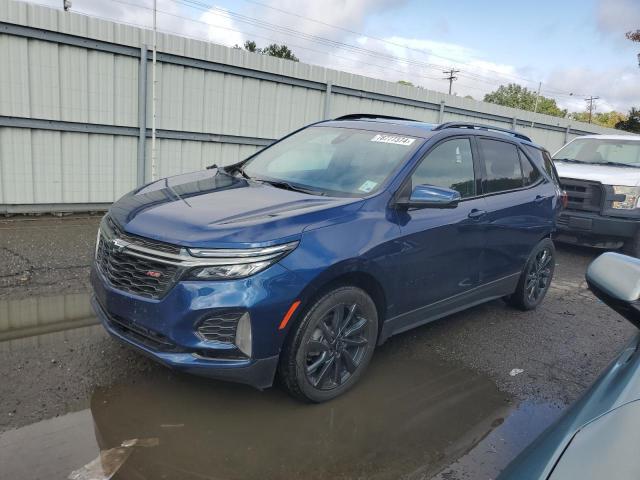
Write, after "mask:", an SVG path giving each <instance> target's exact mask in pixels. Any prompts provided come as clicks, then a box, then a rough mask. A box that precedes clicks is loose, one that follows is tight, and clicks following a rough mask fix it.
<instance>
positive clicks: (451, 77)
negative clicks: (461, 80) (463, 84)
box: [442, 68, 460, 95]
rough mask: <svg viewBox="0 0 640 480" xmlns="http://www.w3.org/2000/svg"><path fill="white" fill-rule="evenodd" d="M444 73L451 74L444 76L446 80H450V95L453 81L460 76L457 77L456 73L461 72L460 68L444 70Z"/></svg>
mask: <svg viewBox="0 0 640 480" xmlns="http://www.w3.org/2000/svg"><path fill="white" fill-rule="evenodd" d="M442 73H444V74H448V75H449V76H448V77H444V80H449V95H451V87H452V86H453V81H454V80H457V79H458V77H456V73H460V70H454V69H453V68H452V69H451V70H444V71H443V72H442Z"/></svg>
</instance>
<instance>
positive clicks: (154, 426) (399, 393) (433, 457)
mask: <svg viewBox="0 0 640 480" xmlns="http://www.w3.org/2000/svg"><path fill="white" fill-rule="evenodd" d="M95 322H96V320H95V317H94V316H93V315H92V313H91V310H90V307H89V295H88V294H71V295H63V296H59V297H42V298H29V299H25V300H9V301H2V302H0V340H2V339H4V340H9V341H5V342H1V343H0V353H2V352H4V355H5V357H6V359H12V358H14V357H19V356H20V355H23V356H26V355H27V354H28V356H29V359H30V360H29V363H21V364H20V365H22V366H21V367H20V368H21V369H22V368H24V369H22V370H19V372H21V373H16V374H12V376H10V377H9V378H12V379H13V381H14V382H22V381H23V378H24V376H25V375H28V376H29V379H28V380H27V379H25V380H24V382H25V383H31V384H33V382H36V381H37V378H35V377H36V376H37V375H36V372H40V371H42V366H43V365H48V366H49V368H50V369H51V368H53V367H51V362H52V361H53V359H60V361H61V362H63V363H64V368H61V369H57V368H56V369H54V370H50V372H51V371H53V372H56V373H55V375H63V376H54V377H51V380H52V381H53V383H55V382H56V381H61V382H65V381H69V379H71V378H78V377H79V376H83V375H85V376H89V375H90V376H91V378H92V380H91V382H92V383H91V384H90V385H94V386H93V387H89V388H87V390H84V392H87V391H91V392H92V394H91V395H89V398H87V397H85V395H86V393H81V395H80V398H78V397H76V398H75V401H76V403H75V405H78V406H79V408H83V407H84V406H86V405H89V406H90V408H89V409H86V410H81V411H79V412H74V413H68V414H66V415H62V416H61V417H59V418H54V419H50V420H43V421H40V422H37V423H34V424H31V425H28V426H26V427H22V428H19V429H17V430H9V431H6V432H4V433H0V465H2V468H0V479H2V480H4V479H5V478H6V479H12V480H13V479H21V478H47V479H49V478H67V477H68V476H69V475H70V474H71V473H72V472H76V474H77V473H78V472H81V473H82V472H93V471H102V472H105V471H110V470H109V469H111V470H114V471H115V473H114V474H113V477H112V478H114V479H154V480H155V479H158V478H163V479H180V480H189V479H204V478H207V479H209V478H210V479H271V478H310V479H314V478H374V479H376V478H398V477H401V476H402V477H404V478H429V477H430V476H431V475H433V474H435V473H436V472H439V471H442V469H443V468H445V467H446V466H448V465H449V464H451V462H452V461H454V460H455V459H457V458H459V457H460V456H462V455H464V454H465V453H466V452H470V451H471V452H472V451H473V450H472V448H473V447H474V446H475V445H478V442H481V441H482V442H481V443H480V445H483V444H484V443H485V441H486V439H487V438H490V437H491V435H493V434H495V432H497V431H499V430H500V429H501V428H502V427H499V428H498V429H497V430H494V431H493V433H492V430H493V429H495V427H496V426H497V425H499V423H500V421H499V420H501V419H502V418H504V417H505V416H506V415H507V413H508V407H507V403H506V401H505V398H504V395H503V394H502V393H500V392H498V391H497V389H496V387H495V385H494V383H493V382H492V381H490V380H489V379H488V378H486V377H483V376H480V375H478V374H477V373H474V372H471V371H470V370H468V369H464V368H461V367H457V366H455V365H452V364H450V363H446V362H444V361H442V360H441V359H440V357H438V356H437V355H435V354H433V353H430V352H429V351H428V350H425V349H423V348H421V346H419V345H416V346H415V348H410V349H408V350H407V349H404V347H402V348H400V346H401V345H403V344H402V343H397V342H396V343H394V342H393V341H392V342H389V344H387V345H385V346H384V347H382V348H381V349H380V350H379V351H378V352H377V354H376V355H375V356H374V359H373V362H372V364H371V367H370V368H369V371H368V372H367V375H366V376H365V377H364V378H363V380H362V381H361V382H360V384H359V385H357V386H356V387H355V388H354V389H353V390H351V391H350V392H348V393H347V394H346V395H344V396H343V397H340V398H338V399H336V400H334V401H332V402H330V403H327V404H322V405H308V404H302V403H300V402H298V401H296V400H293V399H292V398H290V397H289V396H287V395H286V394H285V393H284V392H283V391H282V390H280V389H279V388H277V387H276V388H273V389H270V390H267V391H265V392H259V391H256V390H253V389H251V388H248V387H243V386H240V385H233V384H227V383H219V382H213V381H209V380H204V379H199V378H196V377H190V376H186V375H176V374H173V373H170V372H169V371H168V370H165V369H164V368H162V369H160V368H158V369H153V370H151V371H147V373H141V372H139V371H136V373H135V376H131V374H130V373H129V376H127V375H126V374H124V372H131V370H130V369H129V370H127V368H126V364H127V362H133V363H135V364H138V363H141V362H143V361H144V360H143V359H142V357H138V356H136V355H121V354H120V353H118V352H123V351H124V350H118V349H114V350H109V349H107V351H109V352H111V353H110V354H109V355H106V356H104V357H101V356H96V352H95V348H94V347H93V346H95V345H97V344H98V343H97V342H98V340H96V338H101V339H102V340H100V341H107V342H109V343H110V342H112V341H111V340H106V336H105V335H103V334H102V333H101V335H99V336H98V337H96V336H95V331H94V329H99V328H100V327H99V326H95V327H91V328H76V327H80V326H83V325H88V324H94V323H95ZM67 329H72V330H70V331H67ZM53 332H58V333H53ZM36 333H47V334H46V335H40V336H33V337H30V338H26V337H29V336H30V335H34V334H36ZM82 335H85V337H84V338H83V339H82V342H84V343H83V344H84V345H85V348H78V349H76V348H75V347H76V345H78V344H80V343H81V339H80V337H81V336H82ZM58 343H60V346H59V347H58V346H57V344H58ZM32 344H33V345H34V346H35V345H45V344H46V346H47V348H46V349H42V348H32V347H30V345H32ZM103 348H104V347H103ZM43 352H46V353H43ZM62 352H67V353H64V354H63V353H62ZM101 353H104V352H101ZM38 355H40V356H43V358H39V357H38ZM45 355H46V356H45ZM85 355H90V357H88V358H91V359H92V361H93V363H90V362H89V361H88V358H84V356H85ZM71 356H73V361H72V360H71V358H72V357H71ZM20 358H22V357H20ZM96 362H97V363H96ZM24 365H29V367H28V368H27V367H25V366H24ZM56 365H57V364H56ZM0 368H3V367H0ZM4 368H7V365H5V366H4ZM103 368H104V370H103ZM114 371H115V372H121V374H120V376H119V375H118V374H115V375H114V374H113V372H114ZM65 372H66V373H65ZM14 373H15V372H14ZM123 374H124V376H123ZM114 379H115V380H114ZM45 383H46V382H45ZM49 383H51V382H49ZM95 385H107V386H104V387H95ZM63 386H64V385H63ZM36 387H37V388H36ZM34 388H36V391H37V392H38V393H39V394H41V395H42V398H40V399H38V403H40V402H47V401H48V400H50V399H51V398H48V396H49V395H52V389H51V388H50V387H48V388H47V389H44V388H42V387H38V386H37V385H35V386H34ZM64 390H66V388H64ZM25 391H28V390H25ZM70 391H75V390H70ZM53 395H63V396H64V394H63V393H60V391H59V390H56V391H55V392H54V393H53ZM69 400H70V399H66V398H63V400H62V401H63V402H65V403H66V402H69ZM58 401H59V400H58ZM78 402H79V403H78ZM24 403H25V405H23V406H21V407H20V408H21V409H22V410H24V408H25V407H26V403H27V402H26V401H25V402H24ZM72 404H73V403H72V402H70V403H67V405H72ZM29 405H32V404H29ZM33 406H36V405H35V404H33ZM66 408H67V410H64V411H68V410H69V409H71V410H72V409H73V407H71V406H67V407H66ZM76 408H78V407H76ZM131 439H154V442H155V439H157V444H156V443H154V446H153V448H131V449H130V450H126V451H123V452H121V450H122V446H123V442H124V443H125V444H126V442H127V441H130V440H131ZM482 439H485V440H482ZM107 452H111V453H113V452H115V453H117V454H118V455H119V456H118V455H117V458H115V457H113V455H112V454H111V453H107ZM121 453H123V454H122V455H120V454H121ZM467 457H468V455H467ZM107 458H110V459H111V460H110V462H111V464H110V465H105V464H104V462H105V460H104V459H107ZM114 458H115V460H118V461H117V462H115V463H114V462H113V460H114ZM463 458H466V457H463ZM113 465H116V467H113Z"/></svg>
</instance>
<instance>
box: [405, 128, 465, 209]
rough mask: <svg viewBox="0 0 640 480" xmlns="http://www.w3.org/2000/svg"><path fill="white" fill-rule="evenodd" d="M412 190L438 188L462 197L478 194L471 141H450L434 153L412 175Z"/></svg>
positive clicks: (432, 151)
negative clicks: (422, 186)
mask: <svg viewBox="0 0 640 480" xmlns="http://www.w3.org/2000/svg"><path fill="white" fill-rule="evenodd" d="M411 184H412V187H415V186H416V185H434V186H436V187H445V188H451V189H453V190H457V191H458V192H460V195H461V196H462V198H465V197H472V196H474V195H475V193H476V191H475V176H474V172H473V155H472V154H471V143H470V142H469V139H468V138H456V139H454V140H447V141H445V142H443V143H441V144H439V145H438V146H437V147H436V148H434V149H433V150H431V151H430V152H429V153H428V154H427V156H426V157H424V158H423V159H422V162H421V163H420V165H419V166H418V168H417V169H416V170H415V171H414V172H413V175H412V176H411Z"/></svg>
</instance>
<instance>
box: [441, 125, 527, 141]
mask: <svg viewBox="0 0 640 480" xmlns="http://www.w3.org/2000/svg"><path fill="white" fill-rule="evenodd" d="M446 128H471V129H474V130H476V129H477V130H487V131H488V132H500V133H506V134H508V135H513V136H514V137H517V138H519V139H521V140H526V141H527V142H532V140H531V139H530V138H529V137H527V136H526V135H524V134H523V133H519V132H516V131H515V130H509V129H507V128H500V127H492V126H491V125H478V124H477V123H471V122H446V123H441V124H440V125H438V126H436V127H435V128H434V130H444V129H446Z"/></svg>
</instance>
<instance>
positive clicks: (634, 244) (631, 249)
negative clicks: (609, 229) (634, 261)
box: [622, 232, 640, 258]
mask: <svg viewBox="0 0 640 480" xmlns="http://www.w3.org/2000/svg"><path fill="white" fill-rule="evenodd" d="M622 253H624V254H625V255H629V256H631V257H636V258H640V232H636V234H635V235H634V236H633V238H632V239H630V240H627V241H626V242H624V245H623V246H622Z"/></svg>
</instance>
